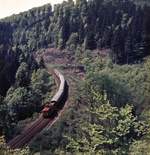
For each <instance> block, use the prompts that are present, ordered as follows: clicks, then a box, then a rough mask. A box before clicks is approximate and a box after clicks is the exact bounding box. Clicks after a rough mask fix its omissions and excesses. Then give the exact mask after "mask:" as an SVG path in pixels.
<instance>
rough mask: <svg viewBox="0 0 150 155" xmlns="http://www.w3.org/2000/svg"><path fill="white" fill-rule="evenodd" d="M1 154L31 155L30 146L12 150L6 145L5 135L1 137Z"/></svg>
mask: <svg viewBox="0 0 150 155" xmlns="http://www.w3.org/2000/svg"><path fill="white" fill-rule="evenodd" d="M0 154H1V155H29V148H26V149H16V150H12V149H10V148H8V147H7V146H6V143H5V140H4V137H0Z"/></svg>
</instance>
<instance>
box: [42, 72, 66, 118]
mask: <svg viewBox="0 0 150 155" xmlns="http://www.w3.org/2000/svg"><path fill="white" fill-rule="evenodd" d="M53 75H54V76H55V79H57V80H56V81H57V84H58V83H59V87H58V91H57V92H56V94H55V95H54V96H53V97H52V99H51V101H50V102H48V103H46V104H45V106H44V108H43V110H42V115H43V117H44V118H51V117H55V116H56V115H57V114H58V111H59V110H60V109H61V108H62V107H63V106H64V104H65V102H66V100H67V98H68V84H67V81H66V80H65V78H64V76H63V75H62V73H61V72H60V71H58V70H57V69H54V70H53Z"/></svg>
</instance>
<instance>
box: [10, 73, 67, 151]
mask: <svg viewBox="0 0 150 155" xmlns="http://www.w3.org/2000/svg"><path fill="white" fill-rule="evenodd" d="M48 73H49V74H53V76H54V79H55V82H56V84H57V87H59V89H58V91H57V92H56V94H55V95H54V97H53V98H58V99H57V100H58V103H57V104H62V105H60V107H61V108H63V106H64V104H65V102H66V100H67V95H68V85H67V84H66V81H65V84H66V85H67V87H65V88H67V89H64V91H66V93H64V91H63V92H62V89H61V86H62V85H63V84H62V81H64V77H63V75H62V74H60V75H59V76H58V73H59V71H57V70H55V71H54V70H49V71H48ZM61 78H63V80H61ZM64 94H67V95H64ZM58 95H60V96H61V98H59V97H58ZM60 99H61V100H60ZM59 112H60V111H58V114H59ZM56 117H57V116H55V117H49V118H44V117H43V116H42V114H41V115H40V116H39V118H37V119H36V120H35V121H34V122H33V123H32V124H31V125H29V126H28V127H25V129H24V130H23V131H22V132H21V134H19V135H17V136H16V137H14V138H13V139H12V140H10V141H9V142H8V143H7V145H8V146H9V147H10V148H11V149H16V148H22V147H23V146H25V145H26V144H28V143H29V142H30V140H31V139H32V138H33V137H34V136H35V135H36V134H38V133H39V132H41V131H42V130H43V129H44V128H45V127H46V126H48V127H49V126H51V125H52V124H53V123H54V122H55V120H56Z"/></svg>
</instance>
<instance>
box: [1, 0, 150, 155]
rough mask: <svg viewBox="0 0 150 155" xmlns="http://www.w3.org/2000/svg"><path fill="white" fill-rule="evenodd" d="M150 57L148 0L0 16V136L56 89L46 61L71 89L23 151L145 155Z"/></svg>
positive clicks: (101, 1)
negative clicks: (58, 112) (54, 118)
mask: <svg viewBox="0 0 150 155" xmlns="http://www.w3.org/2000/svg"><path fill="white" fill-rule="evenodd" d="M37 56H39V62H37V61H36V59H35V58H36V57H37ZM41 56H43V57H41ZM149 56H150V6H149V2H148V1H146V0H142V1H139V0H134V1H133V0H89V1H87V0H76V2H74V1H73V0H68V1H65V2H63V3H61V4H58V5H55V7H54V10H52V6H51V5H50V4H47V5H44V6H41V7H38V8H33V9H31V10H28V11H26V12H22V13H20V14H18V15H13V16H10V17H6V18H4V19H1V20H0V127H1V128H0V135H1V136H5V140H6V142H7V141H8V140H10V139H11V138H12V137H14V136H15V135H16V134H17V133H18V132H20V130H21V129H22V128H23V127H24V126H25V124H26V123H29V122H31V121H32V120H34V119H35V118H36V117H37V116H38V114H39V112H40V111H41V109H42V108H43V106H44V104H45V103H46V102H47V101H49V100H50V98H51V97H52V95H53V94H54V89H55V85H54V80H53V78H52V77H51V76H49V74H47V72H46V69H45V68H44V62H45V63H47V65H48V66H50V67H53V68H59V69H60V70H61V71H62V72H63V73H64V75H65V76H66V79H67V80H68V82H69V85H70V88H71V89H70V95H69V100H68V104H67V108H66V109H65V111H64V112H63V116H62V117H61V118H60V120H59V121H58V122H57V123H56V124H55V125H54V126H53V127H52V128H51V129H49V130H48V131H45V132H42V133H40V134H39V135H38V136H37V137H35V139H33V140H32V142H31V143H30V145H29V150H28V151H27V152H30V153H31V152H33V153H35V152H44V153H43V154H44V155H46V153H47V152H48V155H49V153H50V154H67V153H71V154H72V153H75V154H77V153H85V154H87V155H88V154H92V153H95V154H96V153H97V154H130V155H134V154H137V155H138V154H139V155H141V152H142V153H143V152H144V153H143V154H144V155H148V153H149V152H150V145H149V141H150V139H149V131H150V130H149V125H150V124H149V117H150V115H149V114H150V106H149V103H150V75H149V72H150V58H149ZM43 61H44V62H43ZM0 145H1V143H0ZM4 150H5V149H4ZM0 151H3V149H0ZM27 154H29V153H27Z"/></svg>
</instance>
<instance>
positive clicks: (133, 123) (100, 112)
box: [66, 90, 146, 154]
mask: <svg viewBox="0 0 150 155" xmlns="http://www.w3.org/2000/svg"><path fill="white" fill-rule="evenodd" d="M92 91H93V90H92ZM93 94H94V95H93ZM92 96H93V98H94V100H93V102H94V101H97V105H95V104H94V105H95V106H92V107H89V108H88V113H89V114H88V115H90V118H89V119H87V120H85V119H84V120H82V123H81V124H80V128H81V130H82V135H80V137H77V138H70V137H67V138H68V140H69V144H68V145H67V146H66V147H67V148H66V149H67V150H68V151H69V150H70V151H73V152H74V151H75V152H76V151H77V152H91V153H102V152H103V151H104V150H105V151H106V153H113V152H116V153H117V152H118V153H122V154H124V153H125V152H126V151H127V150H128V149H127V148H128V147H129V144H130V143H131V142H132V140H133V139H134V138H135V137H136V138H137V137H138V136H141V133H142V134H145V131H146V125H144V124H143V123H142V122H140V121H138V120H137V118H136V117H135V116H134V115H133V111H132V110H133V109H132V107H131V106H129V105H128V104H127V105H126V106H125V107H122V108H120V109H119V108H117V107H112V106H111V104H110V103H109V100H107V99H106V97H105V96H103V95H101V94H99V93H97V92H94V93H92Z"/></svg>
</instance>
